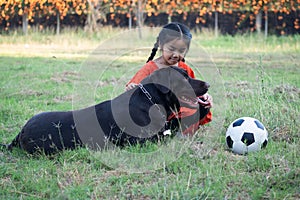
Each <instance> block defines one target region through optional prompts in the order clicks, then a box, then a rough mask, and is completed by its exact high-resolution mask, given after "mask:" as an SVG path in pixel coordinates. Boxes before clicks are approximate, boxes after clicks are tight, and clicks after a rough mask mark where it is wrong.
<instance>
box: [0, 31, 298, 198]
mask: <svg viewBox="0 0 300 200" xmlns="http://www.w3.org/2000/svg"><path fill="white" fill-rule="evenodd" d="M120 32H122V30H116V29H105V30H103V31H102V32H99V33H95V34H86V33H84V32H81V31H74V30H66V31H65V32H63V33H62V34H61V35H59V36H57V35H53V34H51V33H44V34H39V33H35V32H33V33H30V34H29V35H28V36H22V35H19V34H18V33H15V34H11V35H9V36H8V35H0V71H1V73H0V91H1V92H0V95H1V98H0V143H9V142H10V141H11V140H12V139H13V138H14V137H15V136H16V135H17V134H18V132H19V131H20V128H21V127H22V126H23V125H24V123H25V122H26V120H28V119H29V118H30V117H31V116H33V115H34V114H37V113H39V112H42V111H54V110H71V109H75V108H80V107H85V106H87V105H91V104H92V103H95V102H101V101H104V100H106V99H110V98H113V97H115V96H116V95H118V94H120V93H121V92H122V91H124V85H125V83H126V81H128V80H129V79H130V78H131V76H132V75H133V74H134V72H135V71H136V70H137V69H138V68H140V67H141V66H142V65H143V63H144V62H145V60H146V59H147V57H148V54H150V50H151V47H152V45H153V43H154V41H155V37H156V33H157V30H152V29H151V30H148V29H147V31H145V33H143V38H142V40H141V39H138V38H136V35H137V33H136V31H135V30H133V31H131V32H128V31H127V32H122V33H121V34H120ZM212 35H213V34H210V33H202V34H194V36H193V45H192V46H191V50H190V51H189V53H188V56H187V62H188V64H190V65H191V66H192V67H193V69H194V70H195V72H196V76H197V77H201V78H203V79H204V80H206V81H208V82H210V84H211V88H210V94H211V95H212V96H213V98H214V108H213V110H212V111H213V115H214V120H213V122H211V123H210V124H208V125H206V126H204V127H201V129H200V130H199V132H198V133H197V134H196V135H195V136H194V137H193V138H190V139H188V138H183V139H178V140H175V141H174V142H173V143H174V145H175V146H176V145H177V146H178V149H179V150H180V151H177V150H176V151H175V152H168V150H169V149H168V148H166V151H164V150H165V149H164V146H163V145H159V144H158V145H155V144H149V145H148V146H147V147H144V148H141V147H128V148H127V149H125V150H123V151H122V152H115V151H112V150H106V151H102V152H91V151H89V150H87V149H78V150H75V151H64V152H62V153H58V154H56V155H53V156H48V157H47V156H43V155H42V156H30V155H28V154H26V153H24V152H23V151H21V150H18V149H15V150H13V151H12V152H7V151H0V199H299V198H300V186H299V185H300V153H299V147H300V143H299V135H300V134H299V133H300V125H299V119H300V104H299V103H300V79H299V77H300V64H299V63H300V57H299V55H300V37H299V36H290V37H280V38H278V37H272V36H271V37H269V38H267V39H264V38H261V37H258V36H257V35H247V36H236V37H231V36H220V37H218V38H214V37H213V36H212ZM83 85H84V86H83ZM85 86H88V87H85ZM79 96H83V97H85V98H84V101H76V100H77V99H79V98H78V97H79ZM242 116H250V117H255V118H257V119H259V120H260V121H261V122H262V123H263V124H264V125H265V126H266V128H267V130H268V132H269V143H268V145H267V147H266V149H264V150H262V151H260V152H257V153H251V154H248V155H247V156H240V155H235V154H233V153H231V152H230V151H229V150H228V149H227V147H226V143H225V132H226V128H227V127H228V125H229V124H230V123H231V122H232V121H233V120H234V119H236V118H238V117H242ZM184 141H187V142H184ZM182 143H183V144H184V145H183V146H182ZM157 152H158V153H157ZM156 153H157V154H156ZM124 155H125V156H124ZM129 155H131V156H132V155H133V156H132V157H130V156H129ZM149 156H152V157H151V159H149ZM133 157H134V158H133ZM153 161H154V162H153Z"/></svg>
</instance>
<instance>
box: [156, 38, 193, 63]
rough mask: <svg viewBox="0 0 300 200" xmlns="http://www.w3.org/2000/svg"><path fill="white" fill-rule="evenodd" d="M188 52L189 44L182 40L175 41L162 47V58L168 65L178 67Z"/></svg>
mask: <svg viewBox="0 0 300 200" xmlns="http://www.w3.org/2000/svg"><path fill="white" fill-rule="evenodd" d="M187 51H188V46H187V44H186V43H185V42H184V41H183V40H181V39H175V40H172V41H170V42H168V43H166V44H164V45H163V46H162V57H163V59H164V61H165V64H166V65H170V66H171V65H177V63H178V62H179V61H181V60H182V59H183V58H184V56H185V54H186V53H187Z"/></svg>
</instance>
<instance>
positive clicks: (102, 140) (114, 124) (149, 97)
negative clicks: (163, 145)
mask: <svg viewBox="0 0 300 200" xmlns="http://www.w3.org/2000/svg"><path fill="white" fill-rule="evenodd" d="M208 87H209V84H208V83H206V82H203V81H200V80H196V79H192V78H190V77H189V76H188V75H187V73H186V72H185V71H184V70H182V69H180V68H178V67H168V68H164V69H160V70H157V71H155V72H154V73H152V74H151V75H150V76H148V77H146V78H145V79H144V80H143V81H142V82H141V84H140V85H139V87H136V88H134V89H132V90H130V91H126V92H124V93H123V94H121V95H119V96H118V97H116V98H114V99H112V100H108V101H105V102H102V103H99V104H97V105H95V106H91V107H88V108H85V109H81V110H75V111H67V112H44V113H40V114H38V115H35V116H34V117H32V118H31V119H30V120H29V121H28V122H27V123H26V124H25V126H24V127H23V129H22V130H21V132H20V133H19V134H18V135H17V136H16V138H15V139H14V140H13V141H12V142H11V144H9V145H7V148H8V149H12V148H13V147H19V148H21V149H24V150H26V151H27V152H29V153H34V152H37V151H42V152H44V153H45V154H51V153H53V152H55V151H58V150H63V149H74V148H76V147H78V146H79V147H80V146H83V145H84V146H88V147H90V148H92V149H101V148H103V147H104V146H105V145H106V144H107V142H112V143H114V144H115V145H118V146H124V145H127V144H136V143H143V142H145V141H147V140H151V141H155V140H157V138H159V135H163V134H162V132H163V131H164V130H165V127H166V121H167V116H169V115H171V114H172V113H173V112H176V111H178V110H179V108H180V106H185V107H190V108H195V109H198V110H200V116H198V118H197V120H198V119H199V118H201V117H203V116H204V115H205V114H206V113H207V110H203V112H201V109H199V104H198V103H197V98H196V97H197V96H201V95H203V94H205V93H206V92H207V91H208ZM200 107H201V106H200ZM175 126H178V124H177V125H175ZM173 128H174V125H173ZM177 128H178V127H177Z"/></svg>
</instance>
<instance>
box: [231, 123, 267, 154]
mask: <svg viewBox="0 0 300 200" xmlns="http://www.w3.org/2000/svg"><path fill="white" fill-rule="evenodd" d="M226 143H227V146H228V147H229V149H231V150H232V151H233V152H234V153H237V154H241V155H244V154H247V153H249V152H254V151H259V150H261V149H262V148H264V147H266V146H267V144H268V132H267V130H266V128H265V127H264V125H263V124H262V123H261V122H260V121H258V120H257V119H254V118H252V117H241V118H238V119H236V120H234V121H233V122H232V123H231V124H230V125H229V127H228V129H227V131H226Z"/></svg>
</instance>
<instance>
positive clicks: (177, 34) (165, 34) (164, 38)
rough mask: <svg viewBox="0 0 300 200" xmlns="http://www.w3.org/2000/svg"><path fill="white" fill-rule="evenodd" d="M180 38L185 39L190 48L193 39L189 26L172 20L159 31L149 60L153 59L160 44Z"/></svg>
mask: <svg viewBox="0 0 300 200" xmlns="http://www.w3.org/2000/svg"><path fill="white" fill-rule="evenodd" d="M178 38H180V39H182V40H183V41H185V42H186V44H187V47H188V49H189V47H190V43H191V39H192V34H191V32H190V30H189V28H188V27H187V26H185V25H183V24H181V23H179V22H171V23H169V24H167V25H165V26H164V27H163V29H162V30H161V31H160V32H159V35H158V37H157V38H156V42H155V43H154V47H153V48H152V51H151V54H150V56H149V58H148V60H147V62H149V61H150V60H153V58H154V56H155V55H156V52H157V50H158V47H159V45H161V46H164V44H166V43H168V42H170V41H172V40H174V39H178ZM183 61H184V59H183Z"/></svg>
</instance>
